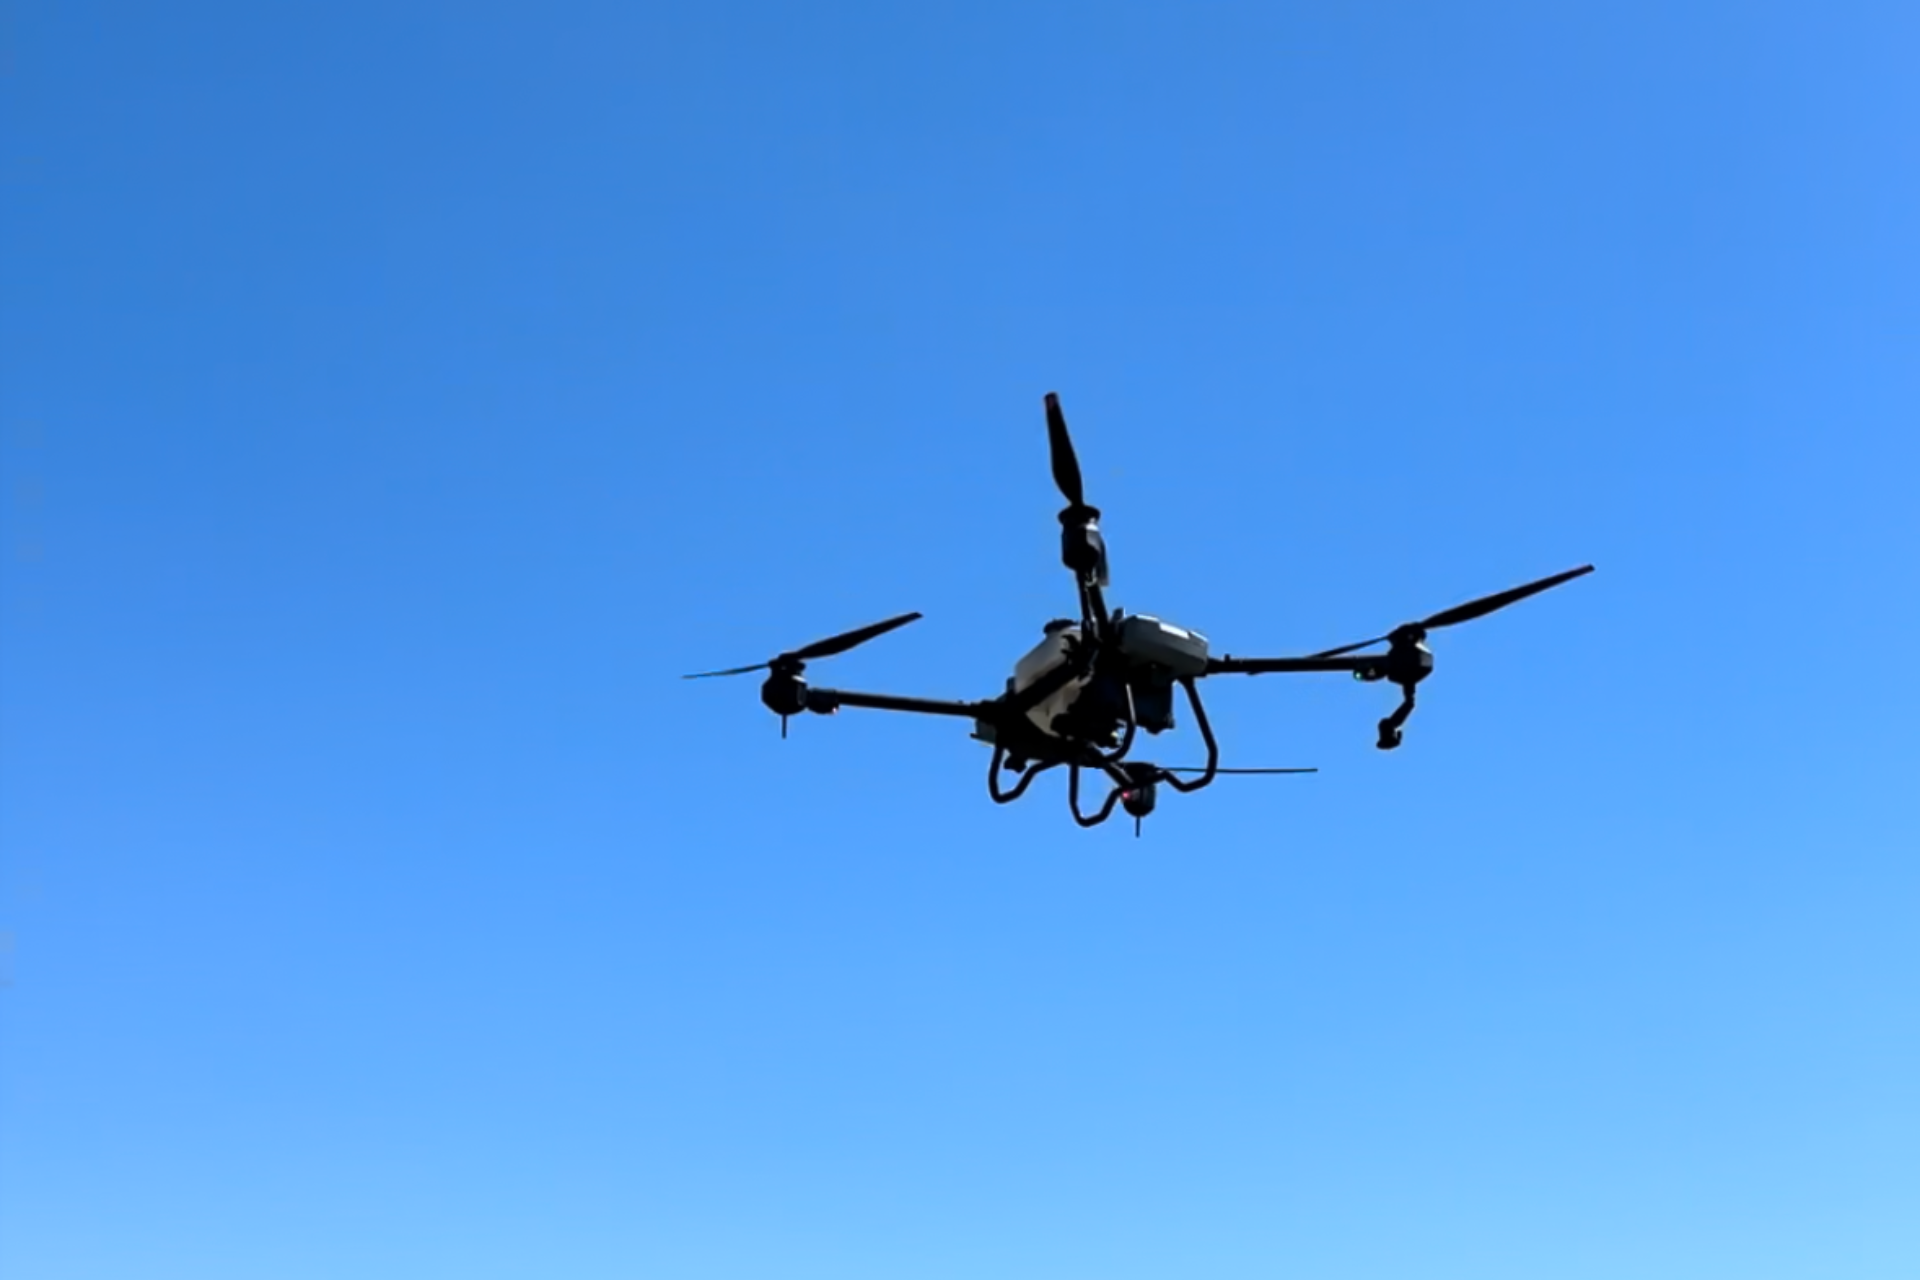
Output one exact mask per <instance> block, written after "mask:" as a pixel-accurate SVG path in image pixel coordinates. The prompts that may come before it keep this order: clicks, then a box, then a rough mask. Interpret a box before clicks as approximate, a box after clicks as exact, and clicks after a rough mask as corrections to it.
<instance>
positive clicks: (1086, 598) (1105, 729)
mask: <svg viewBox="0 0 1920 1280" xmlns="http://www.w3.org/2000/svg"><path fill="white" fill-rule="evenodd" d="M1046 406H1047V434H1048V437H1049V441H1050V444H1051V449H1052V457H1053V476H1054V481H1055V483H1056V484H1058V485H1059V487H1060V492H1061V494H1062V495H1063V496H1064V497H1065V498H1066V500H1067V505H1066V507H1065V509H1063V510H1062V511H1061V512H1060V559H1061V562H1062V563H1063V564H1064V565H1065V566H1066V567H1067V568H1068V569H1069V570H1071V571H1072V572H1073V575H1074V581H1075V584H1076V586H1077V587H1078V589H1079V594H1080V618H1079V620H1078V621H1074V620H1072V619H1058V620H1055V621H1053V622H1050V623H1048V624H1047V625H1046V627H1045V638H1044V639H1042V640H1041V642H1040V643H1039V644H1038V645H1036V646H1035V647H1034V648H1033V649H1032V650H1031V651H1029V652H1028V653H1027V654H1026V655H1025V656H1023V657H1022V658H1021V659H1020V660H1019V662H1018V663H1016V664H1015V666H1014V672H1013V677H1012V678H1011V679H1010V680H1008V681H1007V687H1006V690H1005V692H1003V693H1002V694H1000V695H999V696H998V697H994V698H988V699H983V700H980V701H975V702H952V701H943V700H936V699H929V698H906V697H896V696H894V695H891V694H875V693H858V692H855V691H853V690H847V689H825V688H820V687H818V686H812V685H809V684H808V683H807V682H806V681H805V680H804V679H802V675H803V673H804V672H805V670H806V664H807V663H808V662H810V661H813V660H815V659H818V658H825V657H830V656H832V655H834V654H837V653H844V652H846V651H847V650H848V649H851V648H853V647H854V646H855V645H859V644H864V643H866V642H867V641H868V640H871V639H873V638H874V637H876V636H879V635H883V634H885V633H886V632H888V631H892V630H893V629H895V628H896V627H902V626H905V625H906V624H907V623H909V622H913V621H915V620H916V619H918V618H919V617H920V615H919V614H918V613H908V614H902V615H901V616H899V617H897V618H889V619H888V620H887V621H885V622H879V623H875V624H873V625H872V626H868V627H862V628H860V629H859V630H857V631H849V632H846V633H845V634H842V635H838V636H834V637H832V638H831V639H827V640H822V641H819V642H817V643H815V644H811V645H807V646H804V647H803V648H799V649H794V650H790V651H789V652H786V653H783V654H780V655H778V656H777V657H774V658H772V659H770V660H769V661H767V662H763V663H758V664H756V665H754V666H751V667H735V668H732V669H729V670H726V671H706V672H701V673H700V674H699V675H698V676H689V677H687V678H688V679H699V678H704V677H707V676H733V675H745V674H747V673H749V672H755V671H765V672H767V678H766V680H765V682H764V683H763V684H762V685H761V687H760V699H761V701H762V702H764V703H765V704H766V706H767V708H768V709H769V710H771V711H772V712H774V714H776V715H778V716H779V717H780V723H781V733H782V735H783V736H784V735H785V732H786V722H787V720H788V719H789V718H790V717H792V716H796V715H799V714H800V713H801V712H803V711H811V712H814V713H816V714H820V715H831V714H833V713H834V712H836V711H838V710H839V709H840V708H841V707H869V708H873V709H875V710H881V711H908V712H915V713H918V714H923V715H941V716H953V717H960V718H965V719H969V720H972V721H973V725H974V729H973V736H974V737H975V738H976V739H978V740H979V741H981V742H984V743H987V744H989V745H991V746H992V747H993V758H992V760H991V762H990V763H989V764H988V767H987V791H988V794H989V795H991V796H992V797H993V799H994V801H995V802H996V803H1000V804H1006V803H1009V802H1011V801H1013V800H1017V799H1019V798H1020V796H1022V795H1023V794H1025V792H1026V790H1027V788H1028V787H1029V786H1030V785H1031V784H1032V783H1033V780H1034V779H1035V778H1036V777H1038V776H1039V775H1040V774H1042V773H1044V772H1046V771H1048V770H1050V769H1055V768H1061V767H1064V768H1066V770H1067V796H1068V805H1069V807H1070V808H1071V810H1072V812H1073V816H1074V820H1075V821H1076V822H1078V823H1079V824H1080V825H1081V826H1083V827H1091V826H1097V825H1099V824H1100V823H1102V822H1105V821H1106V820H1107V819H1108V818H1109V817H1111V816H1112V814H1113V811H1114V809H1115V807H1116V806H1122V807H1124V808H1125V809H1126V811H1127V813H1128V814H1129V815H1131V816H1132V817H1133V819H1134V824H1135V830H1136V832H1137V831H1138V829H1139V822H1140V820H1141V819H1142V818H1144V817H1146V816H1147V814H1149V813H1151V812H1153V809H1154V805H1155V802H1156V798H1157V795H1158V786H1159V784H1160V783H1163V782H1164V783H1166V784H1167V785H1168V786H1170V787H1172V788H1174V789H1175V790H1176V791H1181V792H1187V791H1198V790H1199V789H1201V788H1202V787H1205V786H1208V785H1209V784H1211V783H1212V782H1213V781H1214V779H1215V778H1217V777H1219V776H1221V775H1222V774H1232V773H1311V772H1313V770H1311V769H1223V768H1221V767H1220V748H1219V744H1218V743H1217V742H1216V741H1215V739H1214V736H1213V729H1212V727H1211V726H1210V725H1209V724H1208V723H1207V713H1206V708H1205V706H1204V705H1203V704H1202V703H1201V701H1200V692H1199V689H1198V687H1197V683H1198V681H1200V680H1201V679H1203V678H1205V677H1207V676H1213V675H1233V674H1238V675H1261V674H1266V673H1273V672H1307V671H1322V672H1324V671H1345V672H1349V673H1351V674H1352V675H1353V676H1354V677H1355V678H1357V679H1360V680H1364V681H1380V680H1385V681H1388V682H1390V683H1392V684H1394V685H1396V686H1398V687H1399V689H1400V691H1401V700H1400V705H1399V706H1398V707H1397V708H1396V709H1395V710H1394V711H1393V712H1392V713H1391V714H1390V715H1388V716H1387V717H1386V718H1385V719H1383V720H1381V721H1380V724H1379V735H1380V736H1379V740H1378V742H1377V743H1376V745H1377V746H1379V747H1380V748H1381V749H1382V750H1390V749H1392V748H1394V747H1397V746H1399V745H1400V740H1401V727H1402V726H1403V725H1404V724H1405V723H1406V720H1407V717H1408V716H1409V715H1411V714H1412V712H1413V705H1414V697H1413V693H1414V686H1416V685H1418V684H1419V683H1420V682H1421V681H1423V680H1425V679H1426V678H1427V677H1428V676H1429V675H1431V674H1432V673H1433V651H1432V650H1431V649H1429V648H1428V647H1427V644H1426V639H1427V633H1428V632H1429V631H1433V630H1438V629H1439V628H1441V627H1449V626H1453V625H1455V624H1456V623H1461V622H1467V621H1471V620H1472V619H1474V618H1479V617H1483V616H1485V615H1486V614H1489V613H1492V612H1493V611H1494V610H1496V609H1502V608H1505V607H1506V606H1507V605H1510V604H1513V603H1515V602H1516V601H1519V600H1523V599H1525V598H1526V597H1528V596H1530V595H1534V594H1536V593H1538V592H1541V591H1545V590H1547V589H1548V588H1549V587H1556V586H1559V585H1560V584H1561V583H1563V582H1567V581H1569V580H1571V579H1573V578H1577V577H1579V576H1581V575H1582V574H1586V573H1591V572H1592V571H1593V566H1592V565H1582V566H1581V567H1580V568H1578V569H1570V570H1568V571H1567V572H1565V573H1559V574H1555V575H1553V576H1552V577H1550V578H1542V579H1540V580H1539V581H1537V582H1531V583H1528V584H1527V585H1525V586H1521V587H1514V588H1512V589H1511V590H1508V591H1502V592H1499V593H1497V594H1495V595H1491V596H1484V597H1482V598H1481V599H1479V600H1474V601H1471V602H1469V603H1467V604H1463V605H1459V606H1457V607H1455V608H1452V609H1446V610H1443V611H1441V612H1440V613H1436V614H1434V615H1432V616H1431V617H1428V618H1426V619H1424V620H1423V621H1420V622H1409V623H1405V624H1403V625H1401V626H1399V627H1396V628H1394V629H1393V630H1392V631H1390V632H1388V633H1387V634H1386V635H1384V636H1379V637H1376V638H1375V639H1372V640H1365V641H1362V642H1360V643H1359V644H1350V645H1344V646H1342V647H1340V648H1338V649H1328V650H1325V651H1323V652H1321V653H1315V654H1309V655H1307V656H1305V657H1298V658H1235V657H1230V656H1226V655H1222V656H1219V657H1215V656H1214V655H1213V654H1212V653H1211V651H1210V649H1209V646H1208V643H1207V638H1206V637H1205V636H1203V635H1201V634H1199V633H1198V632H1196V631H1190V630H1188V629H1186V628H1184V627H1180V626H1176V625H1174V624H1173V623H1170V622H1166V621H1163V620H1161V619H1159V618H1154V617H1149V616H1147V615H1144V614H1136V615H1132V616H1127V615H1125V614H1123V613H1122V612H1121V611H1120V610H1118V609H1109V608H1108V607H1107V603H1106V598H1105V594H1104V593H1105V590H1106V588H1107V586H1108V585H1109V575H1108V568H1107V545H1106V539H1105V538H1104V537H1103V536H1102V535H1101V532H1100V512H1099V510H1098V509H1097V508H1094V507H1090V506H1088V505H1087V504H1086V499H1085V495H1084V493H1083V492H1082V486H1081V479H1080V465H1079V461H1078V459H1077V458H1076V457H1075V456H1074V451H1073V441H1072V439H1071V438H1070V437H1069V436H1068V434H1067V423H1066V418H1065V416H1064V415H1063V414H1062V413H1061V411H1060V401H1059V397H1057V396H1055V395H1052V394H1049V395H1048V396H1047V398H1046ZM1377 645H1385V646H1387V647H1386V650H1385V652H1382V653H1360V652H1358V651H1359V650H1362V649H1372V648H1374V647H1375V646H1377ZM1176 691H1177V692H1178V693H1179V694H1180V695H1183V696H1184V698H1185V701H1186V703H1187V706H1188V708H1189V709H1190V710H1191V711H1192V713H1193V719H1194V724H1195V725H1196V727H1197V728H1198V729H1199V731H1200V736H1201V739H1202V741H1204V742H1205V744H1206V748H1207V763H1206V765H1205V767H1203V768H1167V767H1164V766H1161V765H1156V764H1152V763H1149V762H1147V761H1144V760H1136V759H1134V758H1132V753H1133V750H1134V747H1135V746H1136V745H1137V743H1138V738H1139V734H1140V733H1141V732H1143V731H1144V732H1145V733H1146V734H1147V735H1148V736H1149V737H1154V736H1157V735H1159V734H1162V733H1165V732H1166V731H1167V730H1169V729H1171V728H1173V727H1174V723H1175V704H1176ZM1083 770H1097V771H1098V772H1100V773H1101V774H1103V775H1104V776H1105V777H1106V779H1107V780H1108V782H1110V783H1111V784H1112V785H1111V789H1110V790H1109V792H1108V794H1107V797H1106V800H1105V801H1104V802H1103V803H1102V804H1101V806H1100V808H1099V809H1097V810H1095V811H1094V812H1093V813H1091V814H1089V813H1087V812H1085V811H1084V809H1083V808H1082V807H1081V804H1080V774H1081V772H1082V771H1083ZM1003 774H1008V775H1017V776H1016V777H1015V780H1014V782H1013V785H1011V786H1010V787H1002V785H1001V778H1002V775H1003ZM1183 774H1196V775H1198V776H1197V777H1191V778H1188V777H1182V776H1181V775H1183Z"/></svg>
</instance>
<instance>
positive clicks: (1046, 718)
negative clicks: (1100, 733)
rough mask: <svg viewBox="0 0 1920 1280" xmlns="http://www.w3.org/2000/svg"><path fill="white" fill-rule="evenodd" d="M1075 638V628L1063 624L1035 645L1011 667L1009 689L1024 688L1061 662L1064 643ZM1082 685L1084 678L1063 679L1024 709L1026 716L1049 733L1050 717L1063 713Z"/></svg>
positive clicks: (1077, 634) (1050, 732)
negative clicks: (1038, 701)
mask: <svg viewBox="0 0 1920 1280" xmlns="http://www.w3.org/2000/svg"><path fill="white" fill-rule="evenodd" d="M1079 640H1080V628H1079V627H1063V628H1061V629H1060V630H1058V631H1056V632H1054V633H1053V634H1052V635H1050V636H1048V637H1047V638H1046V639H1045V640H1042V641H1041V642H1040V643H1039V644H1037V645H1035V646H1034V647H1033V648H1032V649H1031V650H1029V651H1028V653H1027V655H1026V656H1025V657H1024V658H1021V659H1020V661H1018V662H1016V663H1015V664H1014V666H1013V692H1015V693H1019V692H1021V691H1023V690H1025V689H1026V688H1027V687H1028V686H1029V685H1031V684H1033V682H1034V681H1036V680H1038V679H1040V677H1042V676H1044V675H1046V674H1047V673H1048V672H1049V671H1052V670H1053V669H1054V668H1056V667H1058V666H1059V665H1060V664H1061V663H1063V662H1065V661H1066V660H1067V646H1068V645H1069V644H1075V643H1078V642H1079ZM1086 687H1087V681H1086V680H1085V679H1084V678H1082V679H1078V680H1069V681H1067V683H1066V684H1065V685H1063V686H1061V687H1060V689H1059V690H1058V691H1057V692H1055V693H1054V694H1053V696H1051V697H1049V698H1047V699H1046V700H1045V701H1043V702H1041V703H1039V704H1038V705H1037V706H1035V707H1034V708H1033V709H1032V710H1030V711H1028V712H1027V719H1029V720H1031V721H1032V722H1033V724H1034V727H1035V728H1037V729H1039V730H1040V732H1042V733H1045V734H1052V733H1053V719H1054V717H1055V716H1059V715H1064V714H1066V711H1067V708H1068V707H1071V706H1072V705H1073V701H1074V699H1075V698H1078V697H1079V696H1080V691H1081V690H1082V689H1085V688H1086Z"/></svg>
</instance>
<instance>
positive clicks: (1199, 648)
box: [1120, 613, 1207, 676]
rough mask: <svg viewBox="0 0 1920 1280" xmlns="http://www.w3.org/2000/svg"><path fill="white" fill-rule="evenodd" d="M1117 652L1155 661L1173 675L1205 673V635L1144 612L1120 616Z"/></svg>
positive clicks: (1136, 659) (1139, 659)
mask: <svg viewBox="0 0 1920 1280" xmlns="http://www.w3.org/2000/svg"><path fill="white" fill-rule="evenodd" d="M1120 652H1122V653H1124V654H1126V655H1127V656H1128V657H1129V658H1132V659H1133V660H1134V661H1135V662H1157V663H1159V664H1160V665H1161V666H1163V667H1165V668H1167V669H1168V670H1169V671H1171V672H1173V674H1174V675H1176V676H1198V675H1205V674H1206V671H1207V638H1206V637H1205V636H1203V635H1201V634H1200V633H1199V632H1198V631H1188V630H1187V629H1186V628H1185V627H1176V626H1174V625H1173V624H1172V623H1171V622H1162V621H1161V620H1160V619H1158V618H1152V617H1148V616H1147V615H1146V614H1144V613H1136V614H1134V615H1133V616H1132V617H1130V618H1124V619H1122V620H1121V623H1120Z"/></svg>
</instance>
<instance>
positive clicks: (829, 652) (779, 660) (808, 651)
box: [680, 613, 921, 680]
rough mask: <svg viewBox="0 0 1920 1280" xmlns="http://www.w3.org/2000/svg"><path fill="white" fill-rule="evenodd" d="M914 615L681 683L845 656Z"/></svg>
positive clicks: (916, 616) (699, 673)
mask: <svg viewBox="0 0 1920 1280" xmlns="http://www.w3.org/2000/svg"><path fill="white" fill-rule="evenodd" d="M920 616H921V615H920V614H918V613H903V614H901V615H900V616H899V617H897V618H888V619H887V620H886V621H885V622H876V623H874V624H873V625H872V626H869V627H861V628H860V629H859V630H857V631H843V632H841V633H840V634H839V635H837V636H830V637H828V638H827V639H825V640H816V641H814V642H813V643H812V644H810V645H805V646H803V647H802V648H799V649H792V650H789V651H788V652H786V653H782V654H779V655H777V656H775V657H773V658H770V659H768V660H767V661H765V662H756V663H754V664H753V665H752V666H750V667H729V668H727V669H726V670H725V671H697V672H695V673H694V674H692V675H690V676H681V677H680V678H681V679H682V680H705V679H707V678H709V677H711V676H744V675H746V674H748V673H749V672H754V671H767V670H770V669H772V668H774V667H783V666H790V667H797V666H799V665H800V664H801V663H803V662H809V661H811V660H812V659H814V658H831V657H832V656H833V655H834V654H836V653H845V652H846V651H847V650H849V649H851V648H853V647H854V646H855V645H862V644H865V643H866V642H867V641H869V640H871V639H873V638H874V637H875V636H883V635H885V634H886V633H887V632H889V631H892V630H893V629H894V628H896V627H904V626H906V625H907V624H908V623H909V622H914V621H916V620H918V619H919V618H920Z"/></svg>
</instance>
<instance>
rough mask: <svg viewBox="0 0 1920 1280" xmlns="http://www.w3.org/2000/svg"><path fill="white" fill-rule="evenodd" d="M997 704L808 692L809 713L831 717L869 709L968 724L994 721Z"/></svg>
mask: <svg viewBox="0 0 1920 1280" xmlns="http://www.w3.org/2000/svg"><path fill="white" fill-rule="evenodd" d="M999 705H1000V704H999V702H998V701H997V700H989V701H986V702H950V701H946V700H944V699H939V698H902V697H897V696H895V695H893V694H890V693H857V692H855V691H854V690H852V689H821V688H818V687H813V688H809V689H808V690H807V710H809V711H813V712H817V713H819V714H820V715H823V716H826V715H832V714H833V713H834V712H836V711H838V710H839V709H840V708H841V707H867V708H870V709H872V710H874V711H911V712H914V713H915V714H918V715H928V716H959V717H962V718H964V719H968V720H980V719H992V718H994V716H995V714H996V713H997V711H998V709H999Z"/></svg>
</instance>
